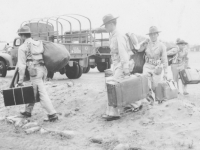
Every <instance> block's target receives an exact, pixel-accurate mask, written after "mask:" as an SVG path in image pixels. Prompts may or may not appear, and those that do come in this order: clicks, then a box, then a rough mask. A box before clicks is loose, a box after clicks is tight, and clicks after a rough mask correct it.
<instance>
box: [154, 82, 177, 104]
mask: <svg viewBox="0 0 200 150" xmlns="http://www.w3.org/2000/svg"><path fill="white" fill-rule="evenodd" d="M155 97H156V100H158V101H162V100H170V99H174V98H177V97H178V89H177V88H176V87H175V83H174V81H164V82H163V83H158V86H157V87H156V91H155Z"/></svg>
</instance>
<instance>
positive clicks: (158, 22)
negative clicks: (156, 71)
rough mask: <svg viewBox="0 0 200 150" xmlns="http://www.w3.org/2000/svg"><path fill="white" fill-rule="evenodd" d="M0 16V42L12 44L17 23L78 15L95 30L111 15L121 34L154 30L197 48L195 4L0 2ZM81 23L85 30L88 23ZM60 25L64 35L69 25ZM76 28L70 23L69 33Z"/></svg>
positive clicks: (165, 0)
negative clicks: (114, 18) (86, 18)
mask: <svg viewBox="0 0 200 150" xmlns="http://www.w3.org/2000/svg"><path fill="white" fill-rule="evenodd" d="M0 14H1V15H0V41H7V42H11V41H13V39H14V38H15V37H17V30H18V29H19V27H20V25H21V23H22V22H23V21H27V20H31V19H33V18H44V17H51V16H58V15H64V14H81V15H84V16H87V17H88V18H90V19H91V22H92V28H97V27H99V26H100V25H101V24H102V18H103V16H104V15H106V14H113V15H114V16H116V17H119V18H118V20H117V28H118V30H120V31H121V32H123V33H126V32H131V33H135V34H138V35H141V36H145V37H147V35H146V34H147V33H148V31H149V27H151V26H157V27H158V29H159V30H160V31H161V33H160V39H162V40H165V41H168V42H175V41H176V39H177V38H181V39H184V40H185V41H187V42H189V43H190V44H200V21H199V19H200V17H199V16H200V1H199V0H0ZM81 21H82V28H85V29H88V28H89V26H88V22H86V21H85V20H81ZM63 25H64V29H65V30H66V31H68V30H69V25H68V24H66V23H64V24H63ZM77 27H78V26H77V22H74V21H73V29H77Z"/></svg>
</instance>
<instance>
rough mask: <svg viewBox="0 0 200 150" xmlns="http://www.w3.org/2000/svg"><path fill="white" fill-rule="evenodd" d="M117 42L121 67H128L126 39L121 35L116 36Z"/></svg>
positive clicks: (128, 57)
mask: <svg viewBox="0 0 200 150" xmlns="http://www.w3.org/2000/svg"><path fill="white" fill-rule="evenodd" d="M117 43H118V51H119V56H120V62H121V64H122V68H123V69H129V59H130V56H129V54H128V51H127V45H126V44H127V43H126V39H125V38H124V37H123V36H118V37H117Z"/></svg>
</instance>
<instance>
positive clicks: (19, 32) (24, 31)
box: [17, 26, 31, 35]
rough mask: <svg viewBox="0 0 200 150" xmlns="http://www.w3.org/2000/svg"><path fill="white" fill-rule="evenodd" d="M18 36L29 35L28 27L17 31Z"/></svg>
mask: <svg viewBox="0 0 200 150" xmlns="http://www.w3.org/2000/svg"><path fill="white" fill-rule="evenodd" d="M17 33H18V35H20V34H22V33H31V30H30V28H29V27H28V26H23V27H21V28H20V29H19V30H18V31H17Z"/></svg>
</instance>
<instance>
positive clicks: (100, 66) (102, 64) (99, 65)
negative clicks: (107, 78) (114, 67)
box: [97, 62, 108, 72]
mask: <svg viewBox="0 0 200 150" xmlns="http://www.w3.org/2000/svg"><path fill="white" fill-rule="evenodd" d="M107 68H108V67H107V63H106V62H99V63H97V69H98V70H99V72H104V70H106V69H107Z"/></svg>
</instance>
